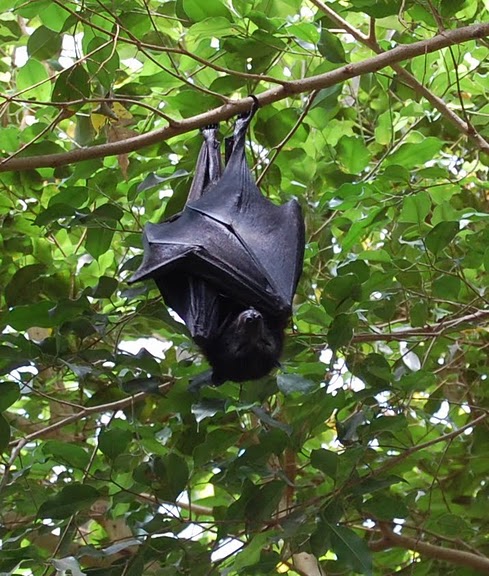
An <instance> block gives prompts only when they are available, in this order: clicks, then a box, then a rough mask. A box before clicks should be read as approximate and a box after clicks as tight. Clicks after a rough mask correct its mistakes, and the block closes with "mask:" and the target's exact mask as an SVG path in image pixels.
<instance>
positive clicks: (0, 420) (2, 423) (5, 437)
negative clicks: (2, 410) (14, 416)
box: [0, 414, 10, 453]
mask: <svg viewBox="0 0 489 576" xmlns="http://www.w3.org/2000/svg"><path fill="white" fill-rule="evenodd" d="M9 442H10V425H9V423H8V422H7V420H6V419H5V418H4V417H3V416H2V415H1V414H0V453H1V452H4V451H6V450H7V448H8V445H9Z"/></svg>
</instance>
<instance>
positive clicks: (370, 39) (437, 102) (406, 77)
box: [311, 0, 489, 154]
mask: <svg viewBox="0 0 489 576" xmlns="http://www.w3.org/2000/svg"><path fill="white" fill-rule="evenodd" d="M311 2H312V3H313V4H314V5H315V6H316V7H317V8H319V9H320V10H321V11H322V12H324V13H325V14H326V16H328V18H329V19H330V20H331V21H332V22H334V23H335V24H336V25H337V26H340V27H342V28H343V29H344V30H345V31H346V32H348V34H351V35H352V36H353V37H354V38H355V39H356V40H357V41H358V42H360V43H361V44H363V45H365V46H367V47H368V48H370V49H371V50H372V51H373V52H375V53H376V54H389V53H390V52H385V51H384V50H382V48H381V47H380V46H379V44H378V43H377V41H376V39H375V26H374V24H373V22H371V32H370V34H369V36H365V34H362V32H360V31H359V30H357V29H356V28H354V27H353V26H351V25H350V24H349V23H348V22H347V21H346V20H344V19H343V18H342V17H341V16H340V15H339V14H337V13H336V12H335V11H334V10H332V9H331V8H330V7H329V6H327V5H326V4H325V3H324V2H322V0H311ZM443 34H446V32H443V31H441V32H440V35H443ZM390 67H391V68H392V69H393V70H394V71H395V72H396V74H397V75H398V76H399V78H401V79H402V81H403V82H404V83H405V84H407V85H408V86H410V87H411V88H412V89H413V90H414V91H415V92H416V93H417V94H419V95H420V96H422V97H423V98H425V99H426V100H428V102H429V103H430V104H431V105H432V106H433V107H434V108H436V109H437V110H438V112H440V114H441V115H442V116H443V117H444V118H445V119H446V120H448V121H449V122H450V123H451V124H453V126H455V127H456V128H457V129H458V130H459V131H460V132H462V133H463V134H465V136H467V137H468V138H470V140H472V141H473V142H474V143H475V144H476V145H477V147H478V148H479V149H480V150H482V151H483V152H485V153H486V154H488V153H489V143H488V142H487V140H485V139H484V138H483V137H482V136H481V135H480V134H479V133H478V132H476V130H475V129H474V127H473V126H472V125H471V124H469V123H468V122H466V121H464V120H462V119H461V118H460V117H459V116H457V114H455V112H454V111H453V110H451V109H450V108H449V107H448V106H447V105H446V103H445V102H444V101H443V100H442V98H440V97H439V96H437V95H436V94H433V92H431V90H429V89H428V88H426V86H424V85H423V84H422V83H421V82H420V81H419V80H418V79H417V78H415V77H414V76H413V75H412V74H411V73H410V72H408V71H407V70H405V69H404V68H403V67H402V66H400V65H399V64H397V63H392V64H391V65H390Z"/></svg>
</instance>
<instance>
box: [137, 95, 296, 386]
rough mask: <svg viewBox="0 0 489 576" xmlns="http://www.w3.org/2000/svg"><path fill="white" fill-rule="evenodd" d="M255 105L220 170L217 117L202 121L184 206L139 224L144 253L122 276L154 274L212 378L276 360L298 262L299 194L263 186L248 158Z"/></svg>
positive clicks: (245, 375)
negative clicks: (272, 194) (275, 192)
mask: <svg viewBox="0 0 489 576" xmlns="http://www.w3.org/2000/svg"><path fill="white" fill-rule="evenodd" d="M256 108H257V106H253V108H252V110H251V111H250V112H249V113H247V114H245V115H242V116H240V117H238V118H237V120H236V124H235V128H234V134H233V136H232V137H231V138H229V139H227V141H226V166H225V168H224V171H222V168H221V155H220V148H219V142H218V140H217V139H216V135H217V126H215V125H214V126H209V127H207V128H205V129H203V130H202V133H203V136H204V143H203V145H202V148H201V150H200V153H199V157H198V160H197V166H196V170H195V175H194V179H193V182H192V185H191V188H190V192H189V196H188V199H187V203H186V205H185V208H184V209H183V211H182V212H180V213H179V214H177V215H176V216H174V217H172V218H170V219H169V220H167V221H165V222H162V223H160V224H147V225H146V226H145V229H144V233H143V243H144V257H143V262H142V265H141V266H140V268H139V269H138V270H137V271H136V273H135V274H134V276H132V278H131V279H130V280H129V282H131V283H132V282H136V281H138V280H145V279H147V278H153V279H154V280H155V282H156V284H157V286H158V289H159V290H160V292H161V294H162V296H163V299H164V300H165V302H166V304H167V305H168V306H169V307H170V308H172V309H173V310H175V311H176V312H177V313H178V314H179V316H180V317H181V318H182V319H183V321H184V322H185V324H186V325H187V328H188V329H189V331H190V334H191V336H192V338H193V340H194V341H195V342H196V344H197V345H198V346H199V347H200V348H201V350H202V352H203V353H204V355H205V356H206V358H207V360H208V361H209V364H210V365H211V367H212V383H213V384H214V385H219V384H222V383H223V382H224V381H225V380H233V381H235V382H242V381H244V380H253V379H258V378H261V377H262V376H265V375H266V374H268V372H270V370H272V369H273V368H274V367H275V366H277V365H278V360H279V358H280V354H281V352H282V347H283V341H284V329H285V327H286V325H287V322H288V320H289V318H290V315H291V312H292V298H293V296H294V293H295V289H296V287H297V283H298V281H299V277H300V274H301V272H302V263H303V257H304V221H303V219H302V215H301V209H300V206H299V204H298V203H297V201H296V200H291V201H290V202H288V203H287V204H284V205H282V206H277V205H275V204H273V203H272V202H270V200H268V199H266V198H265V197H264V196H262V194H261V192H260V190H259V189H258V187H257V186H256V184H255V181H254V178H253V175H252V173H251V171H250V169H249V167H248V165H247V163H246V156H245V139H246V131H247V128H248V126H249V124H250V121H251V119H252V117H253V115H254V113H255V111H256Z"/></svg>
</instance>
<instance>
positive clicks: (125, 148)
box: [0, 23, 489, 172]
mask: <svg viewBox="0 0 489 576" xmlns="http://www.w3.org/2000/svg"><path fill="white" fill-rule="evenodd" d="M488 35H489V23H488V24H473V25H471V26H466V27H464V28H459V29H456V30H450V31H447V32H443V33H442V34H438V35H437V36H434V37H433V38H430V39H428V40H422V41H420V42H415V43H413V44H406V45H403V46H398V47H396V48H393V49H392V50H389V51H388V52H383V53H381V54H379V55H377V56H373V57H372V58H367V59H366V60H363V61H362V62H357V63H355V64H348V65H347V66H343V67H341V68H338V69H337V70H333V71H331V72H327V73H325V74H319V75H317V76H312V77H310V78H303V79H301V80H297V81H294V82H289V83H287V84H284V85H283V86H275V87H273V88H271V89H269V90H266V91H265V92H262V93H261V94H258V95H256V97H257V99H258V101H259V103H260V104H261V105H265V104H271V103H272V102H277V101H279V100H283V99H284V98H288V97H290V96H292V95H295V94H301V93H303V92H311V91H313V90H320V89H323V88H327V87H329V86H333V85H335V84H338V83H340V82H344V81H345V80H349V79H350V78H354V77H356V76H361V75H363V74H367V73H370V72H378V71H379V70H381V69H382V68H385V67H386V66H392V65H393V64H396V63H398V62H401V61H403V60H409V59H410V58H414V57H415V56H420V55H423V54H429V53H431V52H435V51H437V50H441V49H442V48H446V47H447V46H452V45H456V44H460V43H462V42H467V41H468V40H475V39H478V38H484V37H485V36H488ZM251 104H252V101H251V98H242V99H241V100H237V101H236V102H232V103H229V104H224V105H223V106H219V107H218V108H214V109H213V110H209V111H208V112H206V113H203V114H198V115H196V116H193V117H191V118H187V119H185V120H181V121H179V122H174V123H173V124H172V125H170V126H166V127H165V128H161V129H159V130H155V131H153V132H150V133H148V134H143V135H141V136H135V137H133V138H128V139H126V140H122V141H119V142H110V143H107V144H101V145H99V146H92V147H90V148H83V149H79V150H72V151H70V152H63V153H60V154H51V155H46V156H31V157H26V158H12V159H9V158H7V159H5V160H3V161H2V162H0V172H7V171H12V170H15V171H20V170H32V169H35V168H43V167H44V168H45V167H51V168H54V167H57V166H65V165H67V164H71V163H73V162H80V161H83V160H91V159H94V158H103V157H105V156H111V155H119V154H127V153H129V152H134V151H135V150H139V149H140V148H143V147H144V146H149V145H152V144H155V143H159V142H161V141H163V140H168V139H169V138H172V137H173V136H177V135H179V134H184V133H186V132H189V131H191V130H196V129H198V128H201V127H203V126H205V125H207V124H212V123H216V122H219V121H222V120H227V119H228V118H230V117H231V116H234V115H235V114H238V113H240V112H244V111H246V110H247V109H248V108H249V107H250V106H251ZM459 120H460V119H459ZM460 121H461V120H460ZM461 122H462V121H461ZM480 149H481V150H482V151H484V152H486V153H488V154H489V144H488V143H486V142H485V141H484V142H481V143H480Z"/></svg>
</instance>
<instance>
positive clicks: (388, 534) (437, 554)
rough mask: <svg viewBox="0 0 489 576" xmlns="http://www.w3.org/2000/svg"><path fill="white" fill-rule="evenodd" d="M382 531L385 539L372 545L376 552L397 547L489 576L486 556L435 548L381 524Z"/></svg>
mask: <svg viewBox="0 0 489 576" xmlns="http://www.w3.org/2000/svg"><path fill="white" fill-rule="evenodd" d="M380 529H381V532H382V536H383V538H382V539H381V540H378V541H376V542H373V543H372V544H373V546H372V548H373V549H375V550H385V549H387V548H392V547H393V546H397V547H399V548H404V549H406V550H412V551H413V552H419V553H420V554H422V555H424V556H428V557H429V558H434V559H436V560H442V561H445V562H451V563H452V564H457V565H458V566H465V567H470V568H472V569H474V570H477V571H478V572H481V573H482V574H489V558H486V557H485V556H478V555H477V554H473V553H472V552H465V551H463V550H452V549H451V548H444V547H442V546H435V545H434V544H428V543H427V542H422V541H421V540H420V539H419V538H410V537H409V536H402V535H400V534H396V533H395V532H393V531H392V530H391V528H390V527H389V526H387V525H386V524H385V523H381V524H380Z"/></svg>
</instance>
